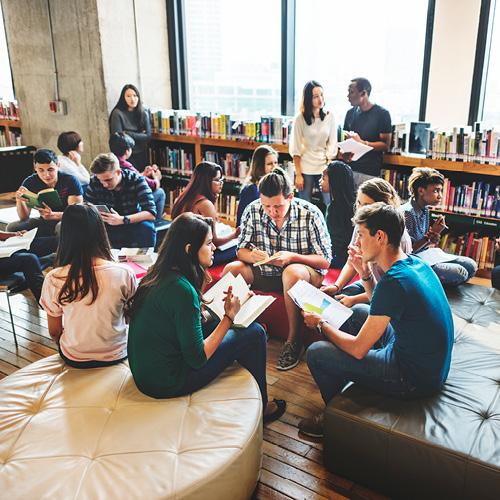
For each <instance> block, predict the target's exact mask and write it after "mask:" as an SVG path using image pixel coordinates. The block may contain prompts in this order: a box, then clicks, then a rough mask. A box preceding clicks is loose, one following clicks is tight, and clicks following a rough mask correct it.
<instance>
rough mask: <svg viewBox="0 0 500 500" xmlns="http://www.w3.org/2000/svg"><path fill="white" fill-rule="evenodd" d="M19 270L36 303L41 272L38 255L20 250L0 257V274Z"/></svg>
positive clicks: (41, 276)
mask: <svg viewBox="0 0 500 500" xmlns="http://www.w3.org/2000/svg"><path fill="white" fill-rule="evenodd" d="M17 272H21V273H23V274H24V279H25V280H26V283H27V285H28V288H29V289H30V290H31V292H32V293H33V295H34V296H35V299H36V301H37V303H38V301H39V300H40V295H41V293H42V285H43V273H42V268H41V266H40V261H39V260H38V257H37V256H36V255H34V254H32V253H29V252H26V251H24V250H20V251H18V252H15V253H13V254H12V255H11V256H10V257H4V258H2V259H0V275H10V274H12V273H17Z"/></svg>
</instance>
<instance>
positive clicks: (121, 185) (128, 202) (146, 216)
mask: <svg viewBox="0 0 500 500" xmlns="http://www.w3.org/2000/svg"><path fill="white" fill-rule="evenodd" d="M90 171H91V172H92V173H93V174H94V175H93V176H92V178H91V179H90V184H89V186H88V187H87V190H86V191H85V196H84V197H85V200H86V201H88V202H89V203H93V204H94V205H106V206H107V207H108V208H109V209H110V212H109V213H108V212H101V216H102V218H103V220H104V222H105V223H106V229H107V231H108V236H109V241H110V243H111V247H112V248H122V247H132V248H134V247H135V248H140V247H154V246H155V243H156V230H155V226H154V220H155V217H156V208H155V203H154V199H153V192H152V191H151V189H150V187H149V186H148V185H147V184H146V181H145V180H144V177H143V176H142V175H140V174H136V173H135V172H132V171H131V170H121V169H120V163H119V161H118V158H117V157H116V156H115V155H114V154H113V153H103V154H100V155H98V156H97V157H96V158H95V160H94V161H93V162H92V165H91V167H90Z"/></svg>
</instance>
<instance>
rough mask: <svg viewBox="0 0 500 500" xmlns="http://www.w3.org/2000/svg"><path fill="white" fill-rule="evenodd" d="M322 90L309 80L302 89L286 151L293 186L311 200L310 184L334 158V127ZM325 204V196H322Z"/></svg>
mask: <svg viewBox="0 0 500 500" xmlns="http://www.w3.org/2000/svg"><path fill="white" fill-rule="evenodd" d="M324 105H325V100H324V98H323V87H322V86H321V85H320V84H319V83H318V82H316V81H314V80H311V81H309V82H307V83H306V84H305V86H304V91H303V93H302V104H301V108H300V114H298V115H297V116H296V117H295V120H294V122H293V127H292V134H291V137H290V147H289V152H290V155H291V156H292V157H293V163H294V165H295V187H296V188H297V190H298V192H299V197H300V198H302V199H304V200H307V201H311V195H312V190H313V187H314V185H316V186H317V187H318V189H319V190H320V191H321V189H320V187H319V181H320V179H321V175H322V173H323V170H325V167H326V166H327V165H328V164H329V163H330V162H331V161H332V160H333V159H335V158H336V157H337V152H338V151H337V150H338V146H337V128H336V126H335V119H334V118H333V114H332V113H331V112H329V111H326V112H325V110H324ZM323 199H324V201H325V204H328V202H329V194H328V193H323Z"/></svg>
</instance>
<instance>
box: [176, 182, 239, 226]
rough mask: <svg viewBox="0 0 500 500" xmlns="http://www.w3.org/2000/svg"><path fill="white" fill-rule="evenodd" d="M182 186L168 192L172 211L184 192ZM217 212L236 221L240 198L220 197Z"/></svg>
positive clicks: (229, 195)
mask: <svg viewBox="0 0 500 500" xmlns="http://www.w3.org/2000/svg"><path fill="white" fill-rule="evenodd" d="M182 189H183V187H182V186H176V187H174V188H171V189H169V190H168V193H167V206H168V207H169V209H170V210H172V206H173V205H174V202H175V200H176V199H177V198H178V197H179V195H180V194H181V192H182ZM216 208H217V212H218V213H219V215H222V217H223V218H225V219H228V220H236V212H237V210H238V196H236V195H234V194H224V193H222V194H221V195H219V198H218V199H217V206H216Z"/></svg>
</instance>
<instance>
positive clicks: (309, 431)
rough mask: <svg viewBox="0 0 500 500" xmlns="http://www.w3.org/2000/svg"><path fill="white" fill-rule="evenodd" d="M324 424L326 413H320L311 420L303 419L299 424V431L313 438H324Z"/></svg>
mask: <svg viewBox="0 0 500 500" xmlns="http://www.w3.org/2000/svg"><path fill="white" fill-rule="evenodd" d="M323 422H324V413H323V412H321V413H318V414H317V415H314V416H313V417H311V418H303V419H302V420H301V421H300V422H299V431H300V432H301V433H302V434H305V435H306V436H310V437H313V438H322V437H323V435H324V432H323Z"/></svg>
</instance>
